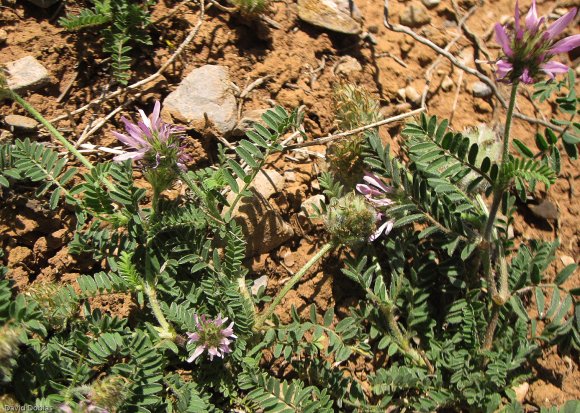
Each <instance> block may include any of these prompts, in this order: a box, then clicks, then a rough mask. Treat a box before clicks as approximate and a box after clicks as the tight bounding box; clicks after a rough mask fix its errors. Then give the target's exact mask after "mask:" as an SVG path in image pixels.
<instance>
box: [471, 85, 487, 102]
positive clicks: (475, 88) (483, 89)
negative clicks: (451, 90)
mask: <svg viewBox="0 0 580 413" xmlns="http://www.w3.org/2000/svg"><path fill="white" fill-rule="evenodd" d="M470 89H471V93H472V94H473V96H475V97H476V98H487V97H490V96H491V93H492V90H491V88H490V87H489V86H488V85H486V84H485V83H483V82H473V83H472V84H471V85H470Z"/></svg>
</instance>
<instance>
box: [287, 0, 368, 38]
mask: <svg viewBox="0 0 580 413" xmlns="http://www.w3.org/2000/svg"><path fill="white" fill-rule="evenodd" d="M351 5H352V10H351V7H350V6H351ZM298 17H300V19H302V20H304V21H305V22H307V23H310V24H313V25H314V26H318V27H322V28H323V29H328V30H332V31H334V32H338V33H344V34H359V33H360V32H361V30H362V27H361V24H360V21H357V20H359V19H357V18H358V17H359V15H358V9H357V8H356V6H354V3H353V2H350V1H349V0H298Z"/></svg>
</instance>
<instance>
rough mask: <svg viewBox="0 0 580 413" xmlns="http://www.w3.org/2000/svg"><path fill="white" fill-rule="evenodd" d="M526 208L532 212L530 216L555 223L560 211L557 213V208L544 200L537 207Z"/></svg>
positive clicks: (529, 206)
mask: <svg viewBox="0 0 580 413" xmlns="http://www.w3.org/2000/svg"><path fill="white" fill-rule="evenodd" d="M528 208H529V209H530V211H532V214H534V215H535V216H536V217H538V218H543V219H545V220H554V221H557V220H558V218H560V211H558V207H556V205H554V204H553V203H552V202H550V201H548V200H547V199H544V200H543V201H542V202H540V203H539V204H538V205H534V204H528Z"/></svg>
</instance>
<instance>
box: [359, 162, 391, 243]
mask: <svg viewBox="0 0 580 413" xmlns="http://www.w3.org/2000/svg"><path fill="white" fill-rule="evenodd" d="M363 180H364V181H365V182H366V184H358V185H357V186H356V190H357V191H358V192H360V193H361V194H362V195H364V196H365V198H366V199H367V200H368V201H369V202H370V203H372V204H373V205H375V207H385V206H389V205H392V204H393V203H394V202H393V201H392V200H391V199H389V198H387V195H389V194H391V193H392V192H393V187H391V186H388V185H385V183H383V181H382V180H381V179H380V178H379V177H378V176H376V175H375V174H372V173H369V172H366V173H365V176H364V177H363ZM383 218H385V215H384V214H383V213H381V212H379V213H377V221H380V220H382V219H383ZM394 223H395V221H393V220H385V222H383V223H382V224H381V225H379V228H378V229H377V230H376V231H375V232H374V233H373V234H372V235H371V236H370V237H369V241H371V242H372V241H374V240H376V239H377V238H379V237H380V236H381V235H383V234H384V235H388V234H389V233H390V232H391V230H392V229H393V225H394Z"/></svg>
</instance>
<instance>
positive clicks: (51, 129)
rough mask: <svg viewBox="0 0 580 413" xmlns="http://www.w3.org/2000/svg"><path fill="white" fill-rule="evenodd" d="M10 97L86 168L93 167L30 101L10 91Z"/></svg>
mask: <svg viewBox="0 0 580 413" xmlns="http://www.w3.org/2000/svg"><path fill="white" fill-rule="evenodd" d="M11 96H12V98H13V99H14V100H15V101H16V102H18V103H20V105H21V106H22V107H23V108H24V109H26V110H27V111H28V113H30V114H31V115H32V116H34V117H35V118H36V120H38V121H39V122H40V123H42V125H44V127H45V128H46V129H47V130H48V131H49V132H50V134H51V135H52V136H54V138H55V139H56V140H57V141H59V142H60V143H61V144H62V146H64V147H65V148H66V149H67V150H68V151H69V152H70V153H72V154H73V155H74V156H75V157H76V158H77V159H78V160H79V161H80V162H81V163H82V164H83V165H84V166H86V167H87V168H88V169H93V164H92V163H91V162H90V161H89V160H88V159H87V158H86V157H85V156H84V155H83V154H82V153H80V152H79V151H78V150H77V148H75V147H74V146H73V145H72V144H71V143H70V142H69V141H67V140H66V139H65V137H64V136H62V134H61V133H60V132H59V131H58V130H57V129H56V128H55V127H54V126H52V124H51V123H50V122H49V121H48V120H46V119H45V118H44V116H42V115H41V114H40V113H39V112H38V111H37V110H36V109H34V107H32V105H31V104H30V103H28V102H27V101H25V100H24V99H23V98H22V97H20V95H18V94H17V93H15V92H12V93H11Z"/></svg>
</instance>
